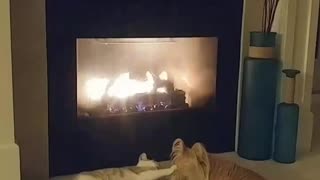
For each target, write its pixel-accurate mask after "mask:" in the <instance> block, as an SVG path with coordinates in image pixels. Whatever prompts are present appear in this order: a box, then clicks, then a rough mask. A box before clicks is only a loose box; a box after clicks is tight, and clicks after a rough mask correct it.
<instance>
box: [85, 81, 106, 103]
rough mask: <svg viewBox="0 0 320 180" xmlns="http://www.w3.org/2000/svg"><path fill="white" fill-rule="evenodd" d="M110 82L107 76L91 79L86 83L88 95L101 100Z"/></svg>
mask: <svg viewBox="0 0 320 180" xmlns="http://www.w3.org/2000/svg"><path fill="white" fill-rule="evenodd" d="M108 84H109V80H108V79H106V78H92V79H89V80H88V81H87V82H86V84H85V90H86V93H87V95H88V97H89V98H90V99H91V100H93V101H99V100H101V98H102V96H103V95H104V94H105V91H106V87H107V85H108Z"/></svg>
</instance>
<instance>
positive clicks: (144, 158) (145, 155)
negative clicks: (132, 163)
mask: <svg viewBox="0 0 320 180" xmlns="http://www.w3.org/2000/svg"><path fill="white" fill-rule="evenodd" d="M147 160H148V156H147V154H146V153H142V154H140V156H139V161H147Z"/></svg>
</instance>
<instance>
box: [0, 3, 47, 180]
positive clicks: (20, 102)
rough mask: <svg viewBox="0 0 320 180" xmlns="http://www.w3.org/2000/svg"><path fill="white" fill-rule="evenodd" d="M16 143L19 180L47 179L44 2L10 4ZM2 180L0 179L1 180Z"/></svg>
mask: <svg viewBox="0 0 320 180" xmlns="http://www.w3.org/2000/svg"><path fill="white" fill-rule="evenodd" d="M10 6H11V33H12V42H11V43H12V68H13V69H12V71H13V95H14V116H15V118H14V121H15V136H16V143H17V144H18V145H19V147H20V155H21V179H22V180H46V179H48V178H49V160H48V153H49V152H48V149H49V148H48V96H47V92H48V90H47V57H46V52H47V50H46V29H45V17H46V16H45V1H44V0H27V1H21V0H10ZM1 180H2V179H1Z"/></svg>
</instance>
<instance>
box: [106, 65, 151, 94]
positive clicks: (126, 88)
mask: <svg viewBox="0 0 320 180" xmlns="http://www.w3.org/2000/svg"><path fill="white" fill-rule="evenodd" d="M146 77H147V80H146V81H138V80H135V79H130V74H129V73H123V74H120V75H119V77H118V78H117V79H116V80H115V81H114V83H113V84H112V86H111V87H110V88H109V89H108V91H107V94H108V95H109V96H112V97H118V98H126V97H129V96H133V95H135V94H137V93H150V92H151V91H152V90H153V89H154V87H153V85H154V80H153V77H152V74H151V73H150V72H149V71H147V72H146Z"/></svg>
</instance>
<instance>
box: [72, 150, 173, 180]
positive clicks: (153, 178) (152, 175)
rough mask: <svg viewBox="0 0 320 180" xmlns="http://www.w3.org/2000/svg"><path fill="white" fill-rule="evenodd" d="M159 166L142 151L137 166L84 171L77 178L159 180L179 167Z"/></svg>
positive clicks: (90, 179) (87, 179) (78, 179)
mask: <svg viewBox="0 0 320 180" xmlns="http://www.w3.org/2000/svg"><path fill="white" fill-rule="evenodd" d="M158 167H159V165H158V163H157V162H156V161H153V160H149V159H148V158H147V155H146V154H145V153H142V154H141V155H140V157H139V161H138V164H137V165H136V166H133V167H123V168H108V169H101V170H96V171H91V172H83V173H80V174H79V175H78V176H77V178H76V180H157V179H159V178H162V177H166V176H169V175H171V174H172V173H173V172H174V171H175V170H176V168H177V167H176V166H175V165H173V166H171V167H170V168H167V169H159V168H158Z"/></svg>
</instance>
